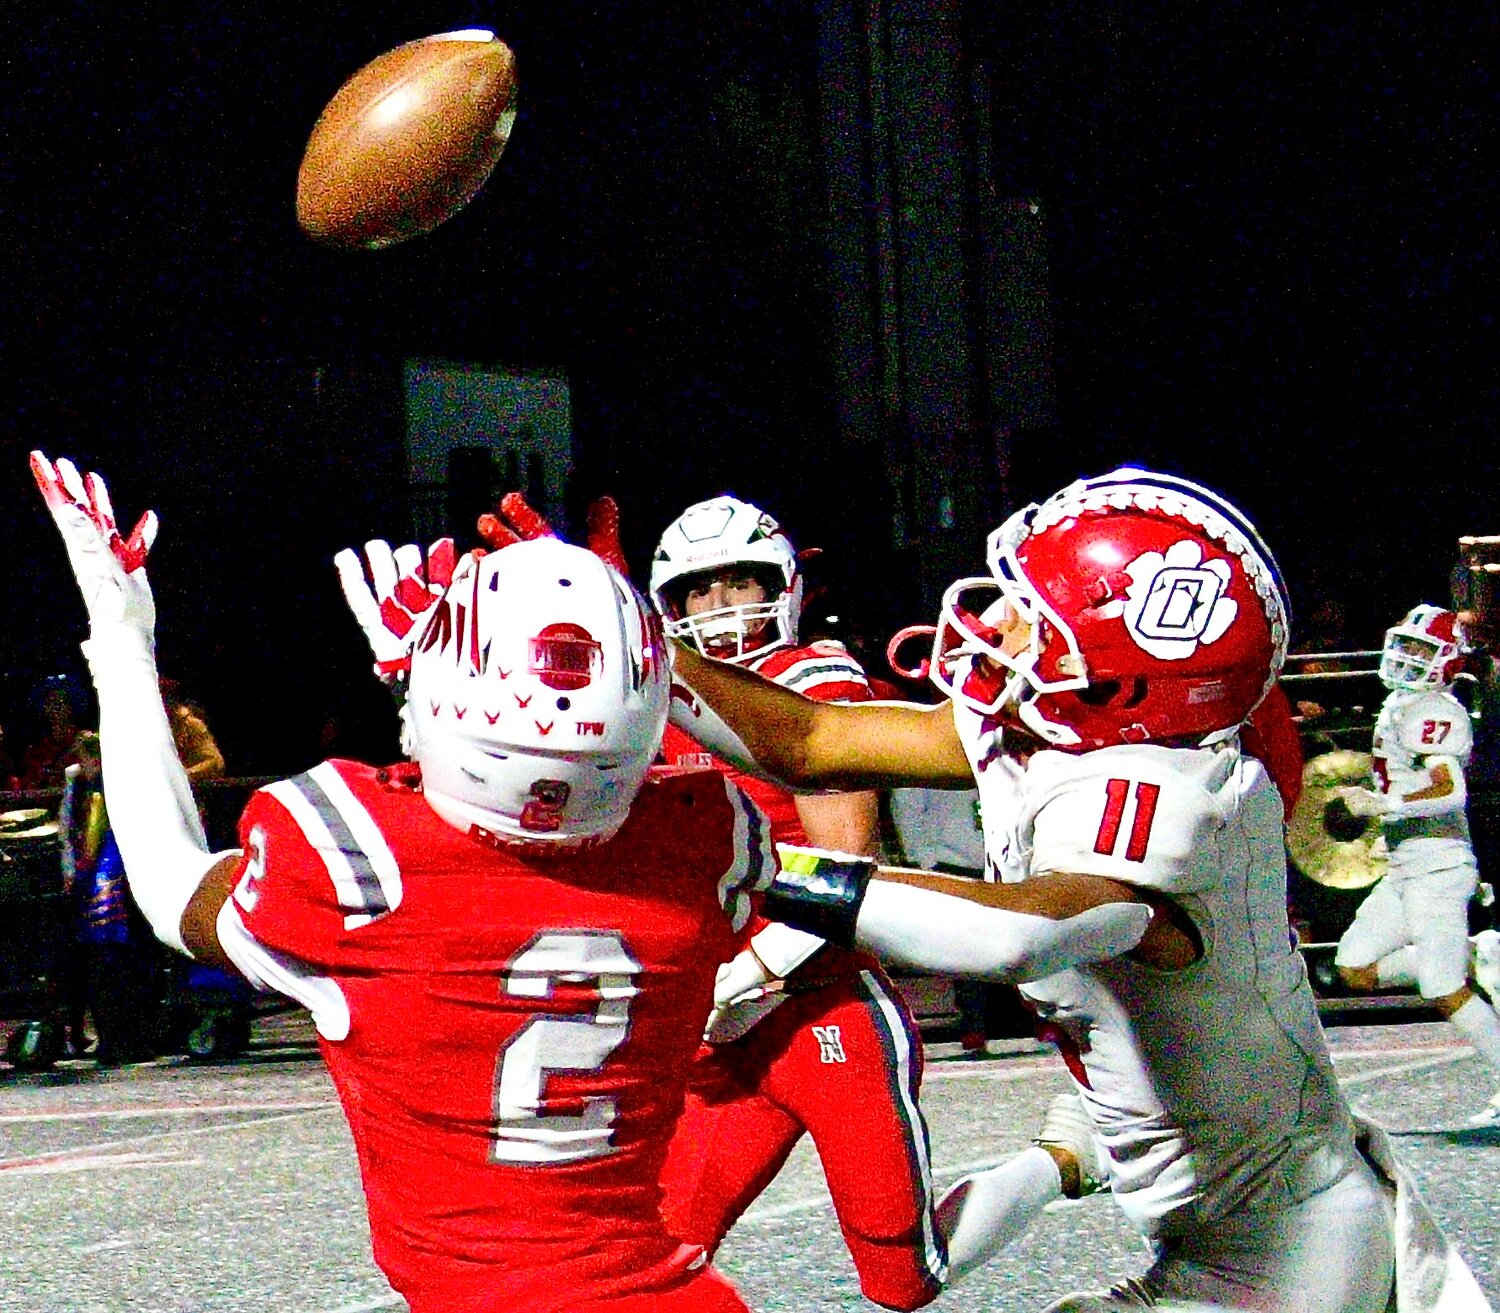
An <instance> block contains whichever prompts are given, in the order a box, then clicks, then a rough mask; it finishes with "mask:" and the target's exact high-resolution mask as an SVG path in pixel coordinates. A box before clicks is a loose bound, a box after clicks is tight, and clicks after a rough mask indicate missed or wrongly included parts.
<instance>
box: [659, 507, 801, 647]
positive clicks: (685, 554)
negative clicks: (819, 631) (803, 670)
mask: <svg viewBox="0 0 1500 1313" xmlns="http://www.w3.org/2000/svg"><path fill="white" fill-rule="evenodd" d="M735 565H741V566H745V567H746V568H748V569H751V570H756V571H758V572H760V573H763V574H764V575H765V576H766V580H765V582H766V591H767V597H766V600H765V601H764V602H757V603H754V604H746V605H739V606H721V607H717V608H715V609H714V610H712V611H702V612H699V613H698V614H697V615H693V616H690V615H688V614H687V610H686V606H685V598H686V594H687V587H688V582H689V579H690V577H691V576H693V575H697V574H704V573H708V572H712V571H716V570H722V569H724V568H726V567H728V566H735ZM651 597H652V600H653V601H655V603H656V605H657V609H658V610H660V611H661V613H662V615H663V616H664V617H666V622H667V633H669V634H671V635H672V637H673V638H686V639H690V640H691V641H692V642H693V644H694V645H695V646H696V647H697V648H698V650H699V651H700V652H702V653H704V654H705V655H707V656H714V657H718V658H719V659H720V660H723V661H744V660H746V659H747V658H748V657H750V656H752V655H756V654H759V653H763V652H767V651H769V650H771V649H772V648H777V647H786V646H790V645H791V644H793V643H795V642H796V641H797V621H798V620H799V619H800V618H801V615H802V571H801V569H800V568H799V566H798V561H797V552H796V549H795V548H793V546H792V544H791V542H790V540H789V539H788V538H787V536H786V534H784V533H783V532H782V531H781V526H780V525H778V524H777V523H776V521H775V520H773V519H772V518H771V517H770V516H769V515H767V514H766V513H765V511H763V510H761V509H760V508H759V507H758V506H752V505H751V504H750V503H749V502H742V501H738V500H736V499H735V498H733V497H715V498H713V499H712V500H710V501H701V502H698V503H697V504H696V505H693V506H689V507H688V508H687V510H685V511H684V512H683V513H682V514H681V515H679V516H678V517H677V518H676V519H675V520H673V521H672V523H671V524H670V525H668V526H667V530H666V532H665V533H663V534H662V536H661V541H660V542H659V543H657V545H656V556H655V558H654V559H653V560H652V562H651Z"/></svg>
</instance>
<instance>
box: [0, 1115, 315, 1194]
mask: <svg viewBox="0 0 1500 1313" xmlns="http://www.w3.org/2000/svg"><path fill="white" fill-rule="evenodd" d="M337 1107H338V1105H337V1104H333V1103H330V1104H327V1105H326V1106H318V1107H315V1108H311V1109H308V1110H306V1111H299V1112H288V1113H281V1114H279V1115H277V1116H274V1117H254V1118H251V1119H250V1120H248V1121H242V1122H231V1123H229V1124H227V1125H225V1124H220V1123H216V1124H215V1125H213V1126H187V1127H182V1128H180V1129H178V1130H172V1131H157V1132H155V1133H154V1134H151V1135H132V1136H128V1137H126V1138H125V1139H121V1140H105V1141H103V1142H102V1143H99V1144H79V1145H73V1146H72V1147H70V1148H67V1149H49V1150H46V1151H44V1152H42V1153H34V1154H26V1155H24V1156H22V1157H19V1158H0V1177H3V1176H4V1175H5V1174H7V1173H14V1172H20V1171H29V1170H31V1169H33V1168H35V1167H38V1166H40V1165H42V1164H45V1163H49V1162H57V1161H63V1160H66V1159H70V1158H88V1157H100V1158H102V1157H103V1156H105V1155H108V1154H113V1153H116V1152H118V1151H119V1150H121V1149H129V1148H133V1147H135V1146H138V1145H143V1144H150V1143H152V1142H153V1141H156V1140H167V1139H173V1138H178V1137H184V1136H189V1135H217V1134H220V1133H221V1132H225V1131H245V1130H253V1129H256V1128H259V1127H261V1126H271V1125H273V1124H275V1123H276V1122H289V1121H298V1120H300V1119H301V1118H304V1117H312V1116H316V1115H317V1114H318V1113H321V1112H327V1111H330V1110H335V1109H337Z"/></svg>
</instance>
